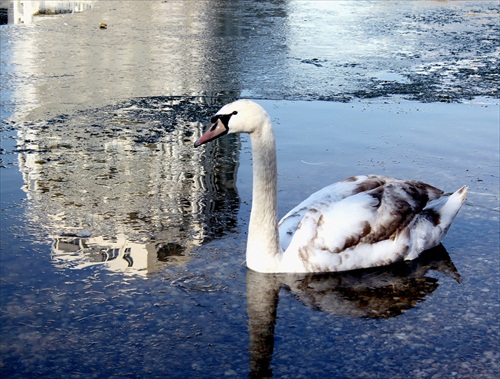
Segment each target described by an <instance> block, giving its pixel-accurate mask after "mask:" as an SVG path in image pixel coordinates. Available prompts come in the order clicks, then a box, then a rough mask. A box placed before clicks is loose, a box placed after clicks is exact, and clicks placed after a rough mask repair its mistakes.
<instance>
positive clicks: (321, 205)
mask: <svg viewBox="0 0 500 379" xmlns="http://www.w3.org/2000/svg"><path fill="white" fill-rule="evenodd" d="M367 180H368V179H365V180H364V182H365V183H366V181H367ZM376 180H379V181H383V183H381V184H380V185H378V186H375V187H374V188H372V189H368V190H364V191H362V190H361V191H359V192H358V193H355V194H353V195H351V196H346V197H344V198H343V199H341V200H339V201H334V202H326V201H323V202H320V201H315V202H313V206H311V207H310V208H309V209H307V210H301V211H300V212H299V213H300V214H301V215H302V218H301V220H300V221H299V222H298V224H297V228H296V230H295V232H294V233H293V236H292V238H291V240H290V241H289V245H288V249H287V250H286V251H285V255H284V257H283V258H284V260H286V259H291V258H290V257H286V256H287V255H290V256H297V259H300V260H301V261H302V262H303V263H304V265H305V266H306V269H307V270H308V271H338V270H344V269H346V267H347V269H351V268H362V267H372V266H376V265H382V263H381V262H382V261H383V262H386V263H385V264H387V263H390V262H387V261H388V260H389V261H395V260H397V259H399V258H401V257H402V256H403V254H404V253H405V252H406V250H407V249H408V245H407V244H409V225H410V224H411V223H412V221H413V220H414V219H415V218H416V217H417V215H418V214H419V213H420V212H421V211H422V210H423V209H424V208H425V206H426V205H427V203H428V202H429V201H432V200H435V199H437V198H439V197H440V196H441V195H442V191H441V190H438V189H436V188H434V187H432V186H429V185H427V184H424V183H421V182H415V181H399V180H395V179H394V180H388V179H386V178H380V177H376ZM358 189H359V188H358ZM354 192H356V191H354ZM323 199H324V197H323ZM282 225H289V223H288V222H285V223H283V224H282ZM280 232H281V229H280ZM401 236H402V237H401ZM395 241H396V242H397V246H393V245H395ZM381 242H382V243H383V244H380V243H381ZM352 253H355V254H352ZM348 259H350V262H347V260H348ZM340 265H342V266H340ZM337 266H338V267H337Z"/></svg>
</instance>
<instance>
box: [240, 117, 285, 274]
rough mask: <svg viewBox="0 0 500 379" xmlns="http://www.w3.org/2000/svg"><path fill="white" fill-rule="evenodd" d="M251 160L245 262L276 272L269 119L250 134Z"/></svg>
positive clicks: (277, 255) (273, 166)
mask: <svg viewBox="0 0 500 379" xmlns="http://www.w3.org/2000/svg"><path fill="white" fill-rule="evenodd" d="M250 138H251V141H252V157H253V195H252V196H253V199H252V211H251V214H250V224H249V226H248V241H247V252H246V260H247V267H248V268H250V269H252V270H254V271H259V272H276V270H277V267H278V264H279V260H280V257H281V253H282V250H281V247H280V244H279V234H278V214H277V213H278V211H277V209H278V207H277V190H276V187H277V167H276V145H275V141H274V133H273V129H272V126H271V121H270V120H269V118H267V119H266V122H265V123H264V125H262V128H261V129H259V130H258V131H255V132H253V133H250Z"/></svg>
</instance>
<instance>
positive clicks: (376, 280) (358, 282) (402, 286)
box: [247, 245, 460, 378]
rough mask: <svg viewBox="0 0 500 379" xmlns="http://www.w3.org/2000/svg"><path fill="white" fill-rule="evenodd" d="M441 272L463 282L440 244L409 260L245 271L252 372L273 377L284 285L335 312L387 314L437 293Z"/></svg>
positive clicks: (310, 302)
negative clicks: (301, 270)
mask: <svg viewBox="0 0 500 379" xmlns="http://www.w3.org/2000/svg"><path fill="white" fill-rule="evenodd" d="M429 271H437V272H440V273H442V274H444V275H446V276H449V277H451V278H453V279H455V280H456V281H457V282H460V275H459V273H458V272H457V269H456V268H455V266H454V265H453V262H452V261H451V259H450V257H449V255H448V253H447V251H446V249H445V248H444V246H443V245H439V246H437V247H435V248H433V249H431V250H427V251H425V252H424V253H422V255H421V256H420V257H419V258H418V259H416V260H414V261H410V262H399V263H397V264H394V265H391V266H387V267H381V268H376V269H369V270H357V271H350V272H345V273H329V274H260V273H256V272H254V271H251V270H247V310H248V317H249V333H250V377H251V378H262V377H271V376H272V370H271V359H272V354H273V349H274V328H275V325H276V312H277V307H278V299H279V292H280V289H282V288H283V289H284V290H286V291H289V292H291V293H292V294H293V295H294V296H295V297H296V298H297V299H298V300H300V301H301V302H302V303H303V304H304V305H306V306H308V307H311V308H314V309H316V310H319V311H321V312H326V313H328V314H331V315H332V316H338V317H351V318H382V319H383V318H389V317H395V316H398V315H400V314H402V313H403V312H405V311H406V310H409V309H411V308H413V307H414V306H415V305H416V304H417V303H419V302H422V301H424V300H425V299H426V297H427V296H428V295H429V294H431V293H432V292H434V291H435V290H436V289H437V288H438V286H439V283H438V279H436V278H435V277H433V276H429V275H428V273H429Z"/></svg>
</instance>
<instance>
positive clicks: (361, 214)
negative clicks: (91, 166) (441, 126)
mask: <svg viewBox="0 0 500 379" xmlns="http://www.w3.org/2000/svg"><path fill="white" fill-rule="evenodd" d="M230 133H248V134H249V135H250V141H251V145H252V157H253V189H252V191H253V194H252V207H251V212H250V222H249V225H248V240H247V250H246V264H247V267H248V268H249V269H251V270H253V271H257V272H261V273H317V272H338V271H349V270H355V269H363V268H370V267H378V266H385V265H389V264H392V263H394V262H397V261H400V260H413V259H415V258H417V257H418V256H419V254H420V253H421V252H423V251H425V250H428V249H430V248H432V247H435V246H437V245H439V243H440V242H441V240H442V239H443V237H444V236H445V234H446V232H447V231H448V228H449V227H450V224H451V222H452V221H453V219H454V218H455V216H456V215H457V213H458V211H459V210H460V208H461V206H462V204H463V202H464V201H465V198H466V195H467V186H463V187H462V188H460V189H459V190H457V191H456V192H454V193H452V194H445V193H444V192H443V191H441V190H440V189H438V188H435V187H433V186H431V185H429V184H425V183H423V182H420V181H415V180H399V179H395V178H388V177H385V176H380V175H359V176H353V177H350V178H348V179H345V180H343V181H341V182H337V183H334V184H331V185H329V186H327V187H325V188H323V189H321V190H319V191H318V192H315V193H313V194H312V195H311V196H309V197H308V198H307V199H305V200H304V201H303V202H301V203H300V204H299V205H297V206H296V207H295V208H293V209H292V210H291V211H290V212H288V213H287V214H286V215H285V216H284V217H283V218H282V219H281V221H279V222H278V212H277V164H276V145H275V138H274V132H273V128H272V125H271V120H270V118H269V115H268V113H267V112H266V111H265V110H264V108H262V107H261V106H260V105H259V104H257V103H255V102H254V101H251V100H245V99H242V100H237V101H235V102H232V103H230V104H227V105H224V106H223V107H222V108H221V109H220V110H219V111H218V112H217V113H216V114H215V116H213V117H212V119H211V125H210V126H209V128H208V129H207V131H206V132H205V133H204V134H203V135H202V136H201V137H200V138H199V139H198V140H197V141H196V142H195V143H194V146H195V147H198V146H201V145H203V144H205V143H207V142H210V141H212V140H214V139H216V138H219V137H221V136H224V135H226V134H230Z"/></svg>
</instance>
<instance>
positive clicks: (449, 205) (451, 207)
mask: <svg viewBox="0 0 500 379" xmlns="http://www.w3.org/2000/svg"><path fill="white" fill-rule="evenodd" d="M467 189H468V187H467V186H463V187H462V188H460V189H458V190H457V191H455V192H453V193H452V194H446V195H443V196H441V197H440V198H439V199H436V200H434V201H431V202H430V203H429V204H427V206H426V207H425V208H424V213H427V214H432V213H434V215H435V216H438V217H437V218H436V219H435V220H434V222H435V225H436V226H438V225H439V226H440V227H441V228H442V229H443V230H444V231H445V233H446V231H447V230H448V228H449V227H450V225H451V223H452V221H453V219H454V218H455V217H456V215H457V213H458V211H459V210H460V208H462V204H463V203H464V201H465V199H466V198H467Z"/></svg>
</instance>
